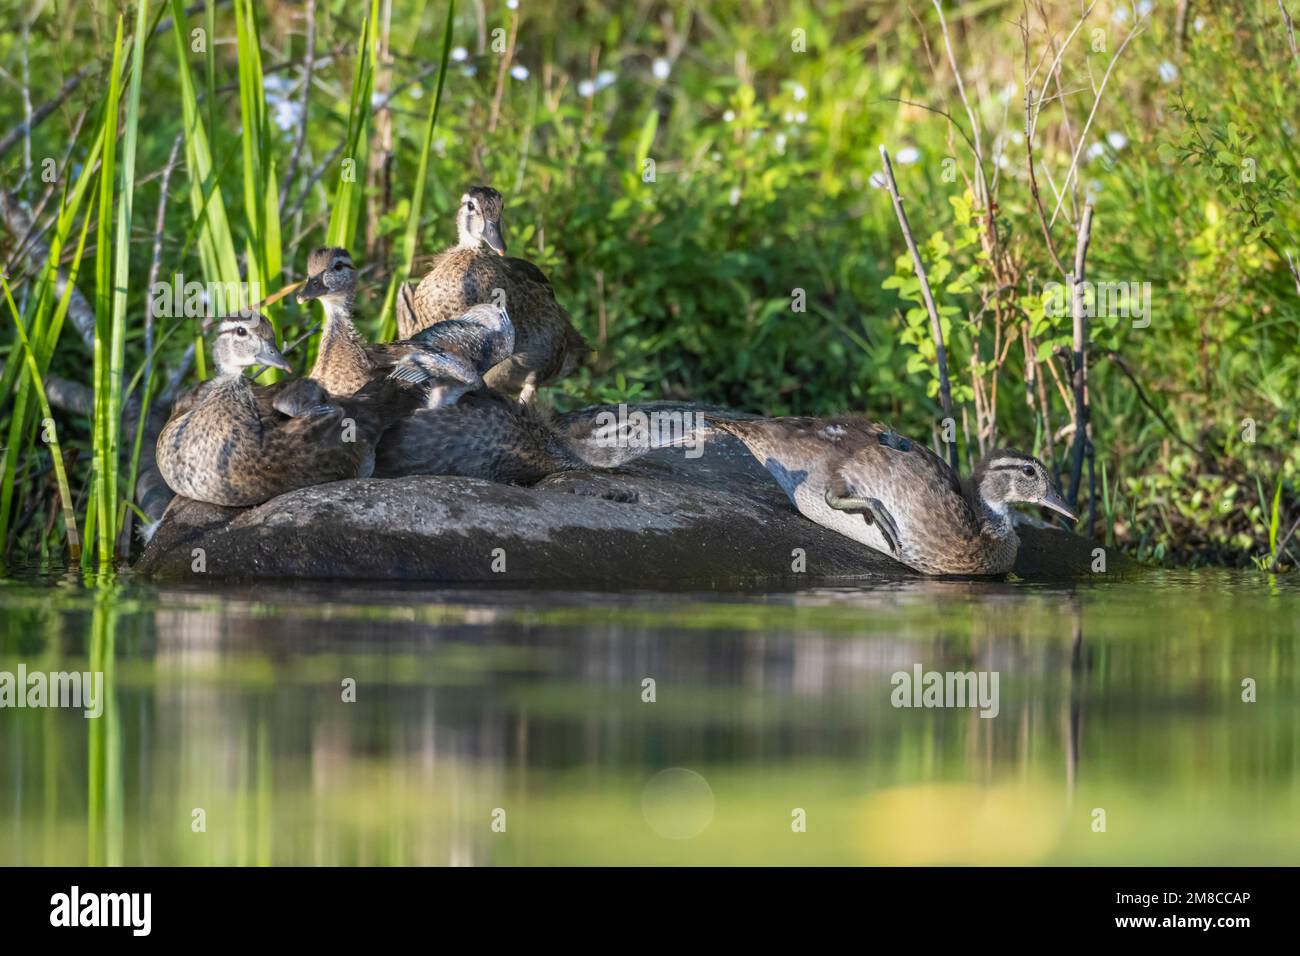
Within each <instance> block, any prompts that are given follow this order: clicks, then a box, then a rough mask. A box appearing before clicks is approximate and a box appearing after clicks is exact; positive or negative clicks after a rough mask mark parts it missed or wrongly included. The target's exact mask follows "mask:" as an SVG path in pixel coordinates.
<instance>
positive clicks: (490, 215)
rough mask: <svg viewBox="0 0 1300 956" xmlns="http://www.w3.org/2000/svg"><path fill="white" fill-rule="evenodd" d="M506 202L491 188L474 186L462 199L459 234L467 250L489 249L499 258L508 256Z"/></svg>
mask: <svg viewBox="0 0 1300 956" xmlns="http://www.w3.org/2000/svg"><path fill="white" fill-rule="evenodd" d="M503 205H504V200H503V199H502V198H501V194H500V193H499V192H497V191H496V190H495V189H493V188H492V187H491V186H474V187H472V188H471V189H470V191H469V192H467V193H466V194H465V195H463V196H461V197H460V208H459V209H458V210H456V232H457V235H458V236H459V237H460V246H461V248H463V249H477V248H478V247H479V246H480V244H481V245H486V246H487V247H488V248H489V249H491V250H492V251H493V252H495V253H496V254H497V255H499V256H504V255H505V254H506V241H505V239H504V238H502V236H501V209H502V206H503Z"/></svg>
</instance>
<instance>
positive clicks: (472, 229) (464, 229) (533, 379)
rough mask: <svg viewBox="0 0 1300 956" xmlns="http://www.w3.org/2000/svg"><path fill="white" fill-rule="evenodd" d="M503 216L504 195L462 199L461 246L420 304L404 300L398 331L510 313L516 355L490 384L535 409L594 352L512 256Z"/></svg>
mask: <svg viewBox="0 0 1300 956" xmlns="http://www.w3.org/2000/svg"><path fill="white" fill-rule="evenodd" d="M501 209H502V198H501V194H500V193H499V192H497V191H496V190H495V189H492V188H491V187H489V186H475V187H474V188H472V189H471V190H470V191H469V192H467V193H465V195H463V196H462V197H461V200H460V207H459V208H458V209H457V212H456V229H457V233H458V236H459V241H458V243H457V244H456V245H455V246H452V247H451V248H450V249H447V250H445V251H443V252H441V253H439V255H438V256H437V257H436V258H435V259H434V261H433V265H432V267H431V268H430V270H429V273H428V275H426V276H425V277H424V278H423V279H422V280H421V281H420V284H419V286H418V287H417V288H416V290H415V293H414V295H413V296H409V297H408V296H406V295H405V294H404V295H403V297H402V299H401V300H400V302H401V303H404V304H405V305H404V307H400V308H399V309H398V326H397V329H398V334H399V335H401V336H402V337H403V338H411V337H413V336H415V335H416V334H417V333H418V332H419V331H420V330H422V329H426V328H428V327H430V326H432V325H434V324H436V323H439V322H445V321H447V320H449V319H454V318H456V317H458V316H459V315H461V313H463V312H464V311H465V310H466V309H467V308H469V307H470V306H473V305H477V304H479V303H482V302H496V303H497V304H498V305H504V306H506V307H507V308H508V309H509V311H510V315H511V317H512V318H513V320H514V324H515V352H514V354H513V355H511V356H510V358H509V359H508V360H507V361H505V362H502V363H501V364H499V365H498V366H497V367H496V368H493V369H492V370H491V371H490V372H488V373H487V374H486V375H484V379H485V380H486V381H487V384H488V387H490V388H493V389H495V390H497V391H500V392H502V393H504V394H508V395H517V396H518V397H519V398H520V399H521V400H523V401H531V400H532V397H533V395H534V394H535V392H536V389H537V388H538V387H539V386H542V385H546V384H548V383H550V382H553V381H556V380H557V379H561V378H564V377H565V376H566V375H568V374H570V373H571V372H573V371H574V370H575V369H576V368H577V367H578V366H579V365H580V364H581V363H582V361H583V360H584V359H585V358H586V357H587V355H588V353H590V351H591V347H590V346H589V345H588V344H587V343H586V341H585V340H584V339H583V338H582V336H581V335H579V334H578V331H577V330H576V329H575V328H574V327H573V322H572V320H571V319H570V317H569V313H568V312H567V311H565V309H564V307H563V306H562V305H560V303H559V302H558V301H556V298H555V290H554V289H553V288H552V287H551V283H550V281H549V280H548V279H547V278H546V275H545V273H543V272H542V270H540V269H538V268H537V266H535V265H533V264H532V263H531V262H529V261H528V260H526V259H518V258H514V257H511V256H507V255H506V244H505V239H504V238H503V236H502V229H501ZM501 296H504V301H499V300H500V297H501Z"/></svg>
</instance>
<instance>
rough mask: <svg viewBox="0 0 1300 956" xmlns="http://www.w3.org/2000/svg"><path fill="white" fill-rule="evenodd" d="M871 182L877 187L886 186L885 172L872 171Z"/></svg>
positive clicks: (882, 187)
mask: <svg viewBox="0 0 1300 956" xmlns="http://www.w3.org/2000/svg"><path fill="white" fill-rule="evenodd" d="M870 182H871V185H873V186H875V187H876V188H877V189H884V188H885V174H884V173H883V172H879V171H878V172H874V173H872V174H871V179H870Z"/></svg>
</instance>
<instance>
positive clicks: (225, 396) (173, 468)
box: [157, 376, 420, 506]
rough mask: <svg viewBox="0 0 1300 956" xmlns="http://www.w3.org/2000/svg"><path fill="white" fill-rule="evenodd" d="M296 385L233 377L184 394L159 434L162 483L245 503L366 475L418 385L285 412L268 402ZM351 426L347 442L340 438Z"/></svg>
mask: <svg viewBox="0 0 1300 956" xmlns="http://www.w3.org/2000/svg"><path fill="white" fill-rule="evenodd" d="M297 384H299V383H297V382H291V383H282V384H280V385H277V386H272V387H270V388H266V389H263V388H260V387H258V386H255V385H253V384H252V383H251V382H250V381H248V380H247V379H245V378H243V377H239V376H236V377H230V378H225V379H218V380H214V381H211V382H206V383H204V384H203V385H201V386H199V388H198V389H196V390H194V391H193V392H192V393H190V394H189V395H187V396H185V399H184V400H183V401H180V402H178V403H177V406H176V407H175V408H174V409H173V412H172V415H171V417H170V418H169V419H168V422H167V424H166V426H165V427H164V428H163V430H162V434H160V435H159V436H158V451H157V459H158V466H159V470H160V471H161V472H162V476H163V479H164V480H165V481H166V482H167V485H168V486H169V487H170V488H171V489H172V490H173V491H174V492H176V493H177V494H179V495H184V496H185V497H188V498H195V499H197V500H199V501H206V502H209V503H211V504H217V505H229V506H247V505H256V504H260V503H261V502H263V501H267V500H269V499H270V498H274V497H275V496H276V495H280V494H283V493H285V492H287V491H291V490H293V489H295V488H303V487H306V486H308V485H316V484H322V483H324V482H328V481H339V480H342V479H345V478H358V477H367V476H368V475H369V474H370V473H371V471H372V470H373V467H374V448H375V443H376V441H377V440H378V439H379V437H380V436H381V435H382V434H383V433H384V431H385V430H386V429H387V428H388V427H389V425H390V423H391V422H392V421H393V420H394V419H395V418H397V417H399V416H400V415H402V414H405V413H406V412H408V411H409V410H410V409H411V408H412V407H414V406H415V405H416V404H417V403H418V402H419V400H420V393H419V390H418V389H413V388H410V387H409V386H403V385H401V384H400V383H388V382H386V381H380V382H376V383H374V384H373V385H371V386H370V387H369V388H367V389H366V390H365V391H363V392H362V394H360V395H358V396H356V397H355V398H353V399H348V400H342V401H333V402H328V403H326V404H322V405H317V406H315V407H314V409H313V411H312V413H310V414H305V415H302V416H301V417H289V416H287V415H285V414H283V413H281V412H279V411H277V410H276V409H275V408H274V407H273V403H274V402H275V401H276V399H277V398H283V397H284V395H285V390H286V388H287V387H289V386H294V385H297ZM317 391H318V393H319V395H320V397H321V398H322V399H325V398H327V396H325V394H324V392H323V391H320V390H319V388H318V387H317ZM308 394H311V393H310V392H309V393H308ZM349 421H350V424H349ZM349 429H350V430H351V434H352V437H353V439H354V440H351V441H348V440H345V439H346V437H347V435H348V430H349Z"/></svg>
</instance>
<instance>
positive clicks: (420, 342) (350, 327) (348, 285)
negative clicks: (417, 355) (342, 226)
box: [298, 247, 515, 395]
mask: <svg viewBox="0 0 1300 956" xmlns="http://www.w3.org/2000/svg"><path fill="white" fill-rule="evenodd" d="M356 297H357V269H356V266H354V265H353V263H352V257H351V256H350V255H348V252H347V250H346V249H340V248H337V247H324V248H320V249H316V250H313V251H312V253H311V255H310V256H308V258H307V282H306V284H305V285H304V286H303V288H302V290H301V291H300V292H299V293H298V301H299V302H308V301H310V300H312V299H319V300H320V302H321V305H322V306H323V307H324V309H325V326H324V328H323V329H322V330H321V339H320V348H319V349H318V350H317V353H316V364H315V365H314V366H313V367H312V370H311V378H313V379H314V380H316V381H317V382H319V383H320V384H321V385H322V386H323V387H324V388H325V389H326V391H328V392H329V393H330V394H331V395H352V394H355V393H356V392H357V391H358V390H359V389H361V388H362V387H364V386H365V385H366V383H368V382H370V381H371V380H373V379H374V378H375V377H376V376H383V375H386V374H387V373H388V372H389V371H391V370H392V368H393V367H394V366H395V365H397V364H398V363H399V362H401V361H402V359H404V358H406V357H407V356H409V355H411V354H412V353H413V352H418V351H432V352H438V353H443V354H446V355H448V356H451V358H449V359H448V361H449V362H450V361H455V360H460V361H461V362H463V363H464V366H465V367H464V368H463V369H462V370H461V374H462V375H465V376H468V375H470V374H471V373H473V376H474V378H475V379H477V378H478V377H479V376H481V375H482V374H483V373H484V372H486V371H487V370H488V369H490V368H492V367H493V366H494V365H497V364H498V363H500V362H502V361H504V360H505V359H507V358H509V356H510V354H511V353H512V352H513V351H514V347H515V331H514V326H513V324H511V322H510V317H509V316H508V315H507V314H506V312H505V310H504V309H499V308H497V307H496V306H495V305H491V304H483V305H476V306H473V307H471V308H469V309H465V310H463V311H462V312H461V313H460V314H459V315H457V316H456V317H455V318H453V319H450V320H448V321H446V322H441V323H439V324H438V325H437V326H436V327H433V328H429V329H427V330H425V331H423V332H421V333H419V334H417V335H415V336H414V337H413V338H411V339H407V340H404V341H401V342H383V343H375V342H367V341H366V339H365V337H364V336H363V335H362V334H361V333H360V332H359V331H358V330H357V327H356V325H355V323H354V322H353V320H352V316H353V314H354V311H355V306H356Z"/></svg>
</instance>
